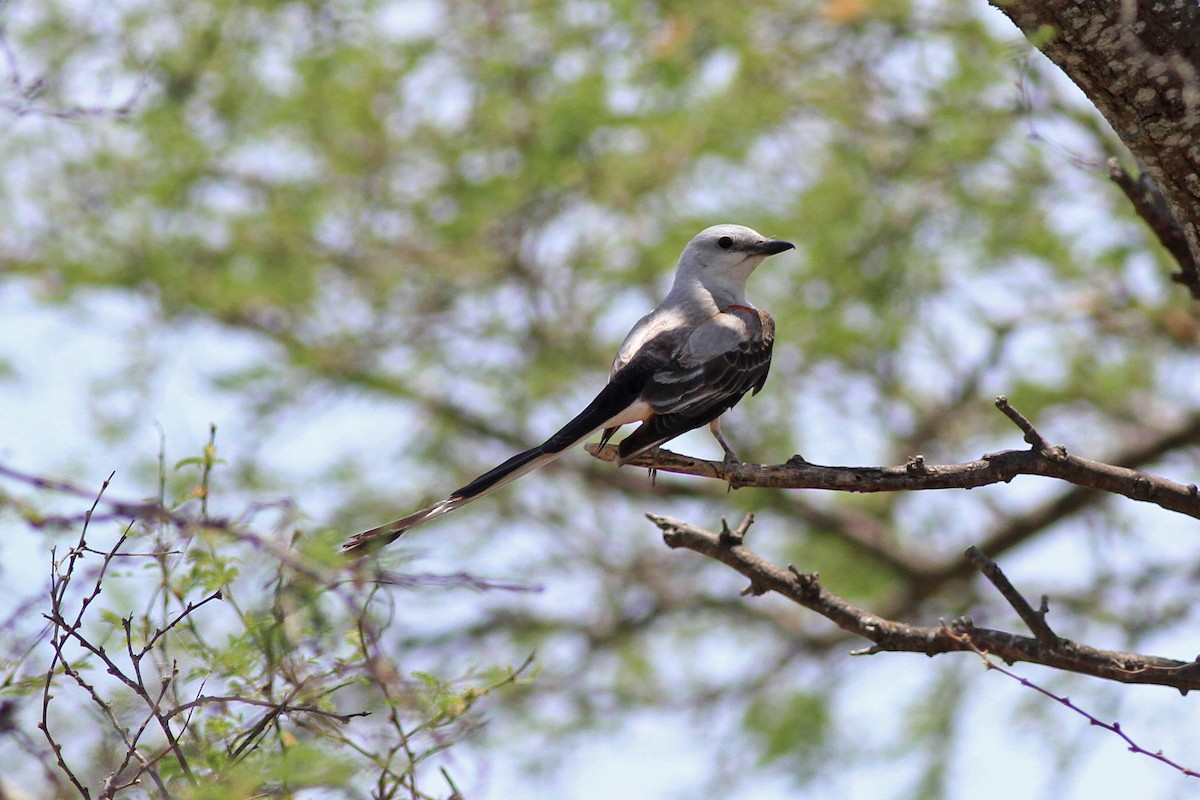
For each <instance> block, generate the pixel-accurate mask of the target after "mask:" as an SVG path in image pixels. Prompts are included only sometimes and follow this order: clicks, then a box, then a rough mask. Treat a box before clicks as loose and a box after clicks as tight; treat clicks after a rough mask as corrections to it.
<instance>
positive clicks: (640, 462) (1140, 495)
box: [587, 397, 1200, 519]
mask: <svg viewBox="0 0 1200 800" xmlns="http://www.w3.org/2000/svg"><path fill="white" fill-rule="evenodd" d="M996 406H997V407H998V408H999V409H1000V410H1001V411H1003V412H1004V413H1005V415H1006V416H1008V417H1009V418H1010V419H1012V420H1013V421H1014V422H1015V423H1016V424H1017V425H1018V426H1019V427H1020V428H1021V429H1022V431H1023V432H1024V433H1025V440H1026V441H1027V442H1029V443H1030V444H1031V448H1030V449H1029V450H1003V451H1001V452H998V453H988V454H985V455H984V456H982V457H981V458H979V459H978V460H976V461H970V462H967V463H965V464H939V465H934V464H926V463H925V459H924V457H923V456H919V455H917V456H913V457H912V458H911V459H909V461H908V463H907V464H905V465H904V466H897V467H828V466H820V465H817V464H810V463H808V462H807V461H805V460H804V459H803V458H801V457H800V456H793V457H792V458H791V459H789V460H788V462H787V463H785V464H743V463H735V464H729V463H725V462H721V461H707V460H705V459H699V458H691V457H689V456H683V455H679V454H677V453H672V452H670V451H668V450H661V449H660V450H658V451H657V452H655V451H650V452H648V453H645V454H643V455H640V456H638V457H636V458H634V459H633V460H632V461H630V462H629V463H630V464H631V465H633V466H638V467H647V468H649V469H653V470H658V471H660V472H673V473H677V474H681V475H696V476H699V477H704V478H715V479H717V480H723V481H727V482H728V483H729V485H730V487H731V488H734V489H740V488H743V487H749V486H753V487H757V488H766V489H829V490H832V491H839V492H900V491H913V490H919V489H973V488H975V487H978V486H987V485H989V484H994V483H1008V482H1009V481H1011V480H1012V479H1013V478H1015V477H1016V476H1018V475H1041V476H1044V477H1049V478H1058V479H1060V480H1064V481H1066V482H1068V483H1072V484H1075V485H1076V486H1082V487H1085V488H1087V489H1095V490H1097V491H1102V492H1109V493H1111V494H1118V495H1123V496H1124V497H1128V498H1130V499H1131V500H1139V501H1142V502H1146V503H1153V504H1154V505H1157V506H1160V507H1162V508H1165V509H1167V510H1169V511H1175V512H1178V513H1180V514H1185V515H1187V516H1189V517H1194V518H1196V519H1200V492H1198V490H1197V487H1196V484H1189V485H1186V486H1185V485H1183V484H1181V483H1176V482H1175V481H1172V480H1169V479H1167V478H1164V477H1161V476H1158V475H1153V474H1151V473H1149V472H1143V471H1140V470H1135V469H1129V468H1127V467H1120V466H1116V465H1113V464H1105V463H1103V462H1100V461H1093V460H1092V459H1089V458H1082V457H1080V456H1073V455H1070V454H1068V453H1067V451H1066V449H1065V448H1064V447H1062V446H1061V445H1056V446H1053V447H1052V446H1050V445H1048V444H1047V443H1046V441H1045V440H1044V439H1043V438H1042V436H1041V434H1040V433H1038V432H1037V430H1036V429H1035V428H1034V427H1033V426H1032V425H1031V424H1030V423H1029V421H1028V420H1026V419H1025V418H1024V416H1022V415H1021V414H1020V412H1018V411H1016V409H1014V408H1013V407H1012V406H1011V405H1009V403H1008V400H1007V399H1006V398H1004V397H1000V398H997V399H996ZM1188 427H1189V429H1191V428H1195V429H1196V430H1198V431H1200V415H1197V417H1196V418H1195V419H1194V420H1190V421H1189V426H1188ZM587 451H588V452H589V453H591V454H592V455H593V456H595V457H596V458H599V459H602V460H604V461H615V460H616V459H617V452H616V447H614V446H612V445H607V446H605V447H603V448H601V447H597V446H595V445H588V446H587Z"/></svg>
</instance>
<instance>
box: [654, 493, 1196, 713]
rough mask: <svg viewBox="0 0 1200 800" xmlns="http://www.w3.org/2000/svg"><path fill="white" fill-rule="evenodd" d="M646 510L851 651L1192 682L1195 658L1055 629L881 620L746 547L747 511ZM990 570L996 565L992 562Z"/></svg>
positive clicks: (670, 535) (811, 576)
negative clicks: (700, 519) (738, 520)
mask: <svg viewBox="0 0 1200 800" xmlns="http://www.w3.org/2000/svg"><path fill="white" fill-rule="evenodd" d="M646 516H647V517H648V518H649V519H650V521H651V522H653V523H654V524H655V525H657V526H658V527H659V529H660V530H661V531H662V532H663V540H664V541H665V542H666V544H667V546H668V547H672V548H685V549H688V550H693V551H695V552H697V553H700V554H701V555H704V556H707V557H709V558H712V559H714V560H716V561H720V562H721V563H722V564H725V565H727V566H729V567H732V568H733V569H735V570H736V571H737V572H739V573H741V574H742V575H743V576H745V577H746V578H748V579H749V581H750V586H749V587H748V588H747V589H746V590H745V592H743V594H750V595H761V594H765V593H766V592H775V593H777V594H780V595H782V596H783V597H786V598H788V599H789V600H791V601H793V602H795V603H797V604H799V605H801V606H804V607H805V608H808V609H811V610H812V611H815V612H817V613H818V614H820V615H821V616H823V617H825V618H826V619H828V620H830V621H831V622H833V623H834V624H835V625H837V626H838V627H839V628H841V629H842V630H844V631H848V632H850V633H853V634H856V635H858V636H861V637H863V638H865V639H868V640H869V641H871V642H872V643H873V644H872V646H871V647H869V648H867V649H865V650H860V651H856V653H855V654H856V655H873V654H875V653H882V652H910V653H924V654H925V655H928V656H935V655H939V654H941V653H952V652H984V653H988V654H991V655H994V656H996V657H997V658H1000V659H1002V660H1003V661H1005V662H1006V663H1009V664H1012V663H1015V662H1018V661H1026V662H1029V663H1033V664H1042V665H1044V666H1048V667H1053V668H1055V669H1060V670H1064V671H1067V672H1077V673H1079V674H1082V675H1091V676H1094V677H1097V678H1105V679H1107V680H1112V681H1119V682H1121V683H1148V684H1156V685H1160V686H1170V687H1173V688H1176V689H1178V690H1179V691H1180V692H1182V693H1184V694H1186V693H1187V692H1189V691H1191V690H1193V689H1200V662H1197V661H1193V662H1188V661H1177V660H1174V659H1169V658H1161V657H1159V656H1150V655H1142V654H1138V653H1125V652H1120V651H1115V650H1100V649H1098V648H1094V647H1089V646H1087V645H1083V644H1078V643H1076V642H1072V641H1070V640H1069V639H1064V638H1061V637H1058V636H1054V642H1053V644H1051V643H1049V641H1047V643H1043V642H1042V641H1039V640H1038V639H1035V638H1030V637H1028V636H1020V635H1018V634H1014V633H1008V632H1006V631H999V630H992V629H989V628H979V627H976V626H975V624H974V623H973V622H972V621H971V619H970V618H969V617H962V618H960V619H957V620H954V621H953V622H951V623H950V625H948V626H947V625H944V624H943V625H939V626H937V627H922V626H919V625H910V624H908V623H904V622H897V621H894V620H890V619H885V618H884V617H881V616H878V615H876V614H873V613H872V612H870V611H867V610H866V609H864V608H860V607H859V606H856V605H854V604H853V603H851V602H849V601H848V600H846V599H844V598H842V597H839V596H837V595H835V594H833V593H831V592H829V591H828V590H826V589H825V587H823V586H822V585H821V582H820V580H819V578H818V576H817V575H816V574H815V573H805V572H800V571H799V570H797V569H796V568H795V567H794V566H791V565H790V564H789V565H788V567H787V568H786V569H785V568H783V567H779V566H776V565H774V564H772V563H770V562H769V561H767V560H766V559H764V558H763V557H762V556H760V555H758V554H757V553H754V552H753V551H751V550H750V549H748V548H747V547H746V546H745V545H744V544H743V537H744V535H745V531H746V528H747V527H748V526H749V521H750V519H751V518H749V517H748V518H747V521H745V522H743V523H742V525H741V526H739V527H738V529H737V530H735V531H730V530H729V529H728V526H726V527H725V530H724V531H723V532H722V533H720V534H717V533H712V532H710V531H707V530H704V529H703V528H699V527H697V526H695V525H691V524H689V523H687V522H683V521H681V520H677V519H672V518H670V517H664V516H659V515H657V514H647V515H646ZM996 569H997V571H998V569H999V568H998V567H997V568H996ZM1014 594H1015V590H1014ZM1023 602H1024V601H1023ZM1025 605H1028V603H1027V602H1026V603H1025ZM1034 613H1035V614H1036V613H1038V612H1034ZM1046 630H1047V631H1048V630H1049V629H1048V628H1047V629H1046Z"/></svg>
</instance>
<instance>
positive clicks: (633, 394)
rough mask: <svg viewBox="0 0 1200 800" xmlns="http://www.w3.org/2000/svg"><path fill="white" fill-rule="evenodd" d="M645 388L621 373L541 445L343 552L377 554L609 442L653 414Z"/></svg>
mask: <svg viewBox="0 0 1200 800" xmlns="http://www.w3.org/2000/svg"><path fill="white" fill-rule="evenodd" d="M642 383H644V376H641V375H639V374H636V373H628V374H622V373H618V374H617V375H615V376H614V377H613V380H611V381H610V382H609V383H608V385H607V386H605V387H604V389H603V390H602V391H601V392H600V394H598V395H596V399H594V400H592V402H591V403H589V404H588V407H587V408H585V409H584V410H583V411H581V412H580V413H579V415H578V416H577V417H575V419H573V420H571V421H570V422H568V423H567V424H566V425H564V426H563V427H562V428H561V429H560V430H559V431H558V433H556V434H554V435H553V436H551V437H550V438H549V439H547V440H546V441H545V442H543V443H542V444H540V445H538V446H537V447H534V448H531V449H529V450H526V451H525V452H523V453H517V454H516V455H515V456H513V457H512V458H510V459H508V460H507V461H505V462H504V463H503V464H501V465H500V466H498V467H496V468H495V469H492V470H489V471H488V472H485V473H484V474H482V475H480V476H479V477H478V478H476V479H475V480H473V481H471V482H470V483H468V484H467V485H466V486H464V487H462V488H461V489H458V490H456V491H455V492H454V493H453V494H451V495H450V496H449V497H447V498H446V499H445V500H439V501H438V502H436V503H434V504H433V505H431V506H429V507H428V508H423V509H421V510H420V511H415V512H413V513H412V514H409V515H408V516H407V517H402V518H400V519H398V520H396V521H394V522H389V523H388V524H386V525H380V526H379V527H378V528H372V529H371V530H369V531H363V532H362V533H360V534H358V535H356V536H353V537H351V538H350V540H349V541H347V542H346V543H345V544H344V545H342V549H343V550H344V551H345V552H347V553H354V554H355V555H363V554H365V553H368V552H372V551H375V550H378V549H379V548H381V547H383V546H384V545H386V544H389V543H391V542H394V541H396V539H398V538H399V537H400V535H401V534H402V533H404V532H405V531H407V530H408V529H409V528H414V527H416V526H417V525H420V524H422V523H424V522H428V521H429V520H432V519H437V518H438V517H440V516H442V515H443V514H449V513H450V512H451V511H454V510H455V509H459V508H462V507H463V506H465V505H466V504H467V503H470V502H473V501H475V500H478V499H479V498H481V497H483V496H484V495H486V494H489V493H491V492H494V491H496V490H497V489H499V488H500V487H501V486H504V485H506V484H508V483H511V482H513V481H515V480H516V479H517V478H520V477H521V476H522V475H525V474H527V473H529V472H532V471H533V470H535V469H537V468H538V467H541V466H544V465H546V464H549V463H550V462H551V461H553V460H554V459H556V458H558V457H559V456H561V455H562V454H563V453H565V452H567V451H568V450H570V449H571V448H572V447H574V446H575V445H577V444H579V443H580V442H582V441H583V440H584V439H586V438H587V437H589V436H591V435H592V434H593V433H595V432H596V431H598V430H600V429H602V428H605V429H609V430H605V437H604V438H605V440H607V439H608V437H609V436H611V435H612V432H613V431H615V430H616V428H617V427H619V426H621V425H624V424H626V423H629V422H636V421H638V420H641V419H644V418H645V417H646V416H647V415H648V414H649V407H648V406H645V405H644V404H642V403H640V401H638V400H637V396H638V393H639V392H640V391H641V384H642Z"/></svg>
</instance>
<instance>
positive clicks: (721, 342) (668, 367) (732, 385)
mask: <svg viewBox="0 0 1200 800" xmlns="http://www.w3.org/2000/svg"><path fill="white" fill-rule="evenodd" d="M774 344H775V321H774V320H773V319H772V318H771V315H770V314H767V313H766V312H765V311H760V310H758V309H752V308H746V307H742V306H736V307H732V308H730V309H728V310H726V311H725V312H722V313H720V314H717V315H716V316H714V317H713V318H711V319H710V320H708V321H706V322H704V323H702V324H700V325H698V326H696V328H695V329H694V330H693V331H692V332H691V335H690V336H688V338H687V340H686V341H685V342H684V343H683V346H682V347H681V348H680V350H679V351H678V352H677V353H676V355H675V357H674V358H672V359H670V360H669V361H667V362H666V363H663V364H662V365H661V366H660V367H659V368H658V369H656V370H655V371H654V372H653V373H652V374H651V375H650V376H649V379H648V380H647V381H646V383H645V385H644V386H643V388H642V391H641V399H642V400H644V401H645V402H646V403H647V404H648V405H649V406H650V408H651V410H652V411H653V412H654V414H653V416H651V417H650V418H649V419H648V420H646V422H644V423H643V424H642V425H641V426H640V427H639V428H638V429H637V430H636V431H634V432H633V433H632V434H630V435H629V436H627V437H626V438H625V439H624V440H623V441H622V442H621V445H620V448H619V451H618V452H619V454H620V456H621V459H622V460H623V461H624V460H628V459H629V458H632V457H633V456H635V455H637V454H638V453H640V452H642V451H643V450H647V449H649V448H651V447H654V446H656V445H659V444H662V443H663V442H665V441H667V440H669V439H672V438H674V437H676V436H679V435H680V434H682V433H686V432H687V431H690V430H692V429H694V428H699V427H700V426H702V425H706V424H708V423H709V422H712V421H713V420H714V419H716V418H717V417H719V416H721V414H723V413H725V412H726V411H728V410H729V409H730V408H732V407H733V406H735V405H737V403H738V401H739V400H741V399H742V397H743V396H744V395H745V394H746V393H747V392H755V393H757V392H758V391H759V390H760V389H761V388H762V387H763V384H765V383H766V380H767V372H768V370H769V369H770V367H771V350H772V347H773V346H774ZM630 365H631V366H632V362H631V364H630Z"/></svg>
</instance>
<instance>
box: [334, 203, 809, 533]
mask: <svg viewBox="0 0 1200 800" xmlns="http://www.w3.org/2000/svg"><path fill="white" fill-rule="evenodd" d="M794 247H795V245H794V244H792V243H791V242H787V241H783V240H782V239H772V238H768V237H766V236H763V235H762V234H760V233H758V232H756V231H754V230H752V229H751V228H747V227H745V226H743V225H731V224H721V225H713V226H712V227H709V228H705V229H704V230H702V231H701V232H700V233H699V234H697V235H696V236H695V237H694V238H693V239H692V240H691V241H690V242H688V244H687V246H686V247H685V248H684V249H683V253H682V254H681V255H680V257H679V263H678V265H677V266H676V268H675V278H674V281H673V282H672V284H671V289H670V291H668V292H667V295H666V297H664V298H663V301H662V302H661V303H659V304H658V305H657V306H656V307H655V308H654V309H653V310H652V311H650V313H648V314H646V315H645V316H644V317H642V318H641V319H640V320H638V321H637V323H636V324H635V325H634V326H633V328H632V329H630V331H629V334H628V335H627V336H626V337H625V340H624V341H623V342H622V344H621V347H620V349H619V350H618V351H617V355H616V358H614V359H613V364H612V370H611V371H610V373H609V379H608V383H607V384H606V385H605V386H604V388H603V389H601V390H600V393H599V394H597V395H596V397H595V399H594V400H592V402H591V403H589V404H588V406H587V408H585V409H583V411H581V412H580V413H579V414H578V415H577V416H576V417H575V418H574V419H572V420H571V421H570V422H568V423H567V424H566V425H564V426H563V427H562V428H561V429H559V430H558V432H557V433H555V434H554V435H553V436H551V437H550V438H549V439H547V440H546V441H544V442H542V443H541V444H539V445H538V446H536V447H532V448H530V449H528V450H525V451H524V452H521V453H517V454H516V455H514V456H513V457H512V458H510V459H508V460H507V461H505V462H504V463H503V464H500V465H499V466H497V467H495V468H494V469H491V470H489V471H487V472H485V473H484V474H482V475H480V476H479V477H478V478H476V479H475V480H473V481H471V482H470V483H468V484H467V485H465V486H463V487H462V488H460V489H457V490H456V491H454V492H453V493H451V494H450V496H449V497H447V498H445V499H444V500H439V501H438V502H436V503H434V504H433V505H431V506H428V507H427V508H423V509H421V510H420V511H415V512H413V513H412V514H409V515H408V516H406V517H402V518H400V519H398V520H395V521H393V522H389V523H387V524H386V525H380V526H379V527H377V528H372V529H371V530H369V531H364V532H362V533H359V534H357V535H355V536H353V537H351V538H350V539H349V540H348V541H347V542H346V543H345V544H344V545H343V550H344V551H345V552H347V553H349V554H354V555H362V554H365V553H367V552H373V551H375V550H377V549H378V548H380V547H382V546H384V545H386V544H389V543H391V542H393V541H395V540H396V539H397V538H399V537H400V535H401V534H403V533H404V532H405V531H408V530H411V529H412V528H414V527H416V526H417V525H421V524H423V523H426V522H429V521H430V520H433V519H437V518H438V517H441V516H443V515H445V514H448V513H450V512H451V511H455V510H457V509H459V508H462V507H463V506H465V505H467V504H468V503H472V502H474V501H476V500H478V499H480V498H481V497H483V496H485V495H487V494H490V493H491V492H494V491H495V490H497V489H499V488H500V487H502V486H505V485H506V484H508V483H511V482H512V481H514V480H516V479H517V478H520V477H521V476H523V475H526V474H528V473H529V472H532V471H533V470H535V469H537V468H538V467H542V466H545V465H546V464H548V463H550V462H551V461H553V460H555V459H556V458H558V457H559V456H561V455H563V454H564V453H565V452H567V451H568V450H570V449H571V448H572V447H575V446H576V445H578V444H580V443H581V442H583V441H584V440H585V439H587V438H588V437H590V436H591V435H592V434H594V433H596V432H597V431H600V432H601V439H600V444H601V446H603V445H605V444H607V443H608V441H609V439H611V438H612V436H613V434H615V433H616V432H617V429H618V428H620V427H621V426H622V425H628V424H631V423H635V422H638V423H641V424H640V425H639V426H638V428H636V429H635V430H634V431H633V432H632V433H631V434H629V435H628V436H626V437H625V438H624V439H623V440H621V442H620V444H619V445H618V447H617V456H618V458H617V464H618V465H623V464H626V463H628V462H629V461H630V460H631V459H633V458H634V457H635V456H637V455H639V454H641V453H644V452H646V451H647V450H650V449H652V448H655V447H658V446H659V445H662V444H663V443H665V442H667V441H668V440H670V439H673V438H675V437H676V436H679V435H680V434H683V433H686V432H688V431H690V430H694V429H696V428H699V427H702V426H704V425H708V426H709V429H710V430H711V431H712V433H713V436H714V437H716V439H717V442H718V443H719V444H720V445H721V449H722V450H723V451H724V452H725V460H726V462H727V463H736V462H737V460H738V459H737V454H736V453H735V452H734V450H733V448H732V447H731V446H730V445H729V442H728V441H726V439H725V437H724V435H723V434H722V433H721V428H720V424H719V421H718V420H719V418H720V416H721V415H722V414H724V413H725V412H726V411H728V410H729V409H731V408H733V407H734V406H735V405H737V403H738V401H739V400H741V399H742V397H743V396H745V394H746V393H747V392H750V393H752V394H757V393H758V392H759V390H761V389H762V388H763V384H765V383H766V380H767V372H768V371H769V370H770V367H771V350H772V347H773V346H774V343H775V320H774V319H773V318H772V317H771V315H770V314H768V313H767V312H766V311H763V310H761V309H759V308H756V307H754V306H753V305H751V303H750V301H749V300H747V299H746V281H747V279H748V278H749V277H750V274H751V273H752V272H754V270H755V269H756V268H757V267H758V265H759V264H761V263H762V262H763V260H764V259H766V258H767V257H768V256H773V255H776V254H778V253H782V252H784V251H787V250H791V249H793V248H794Z"/></svg>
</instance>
